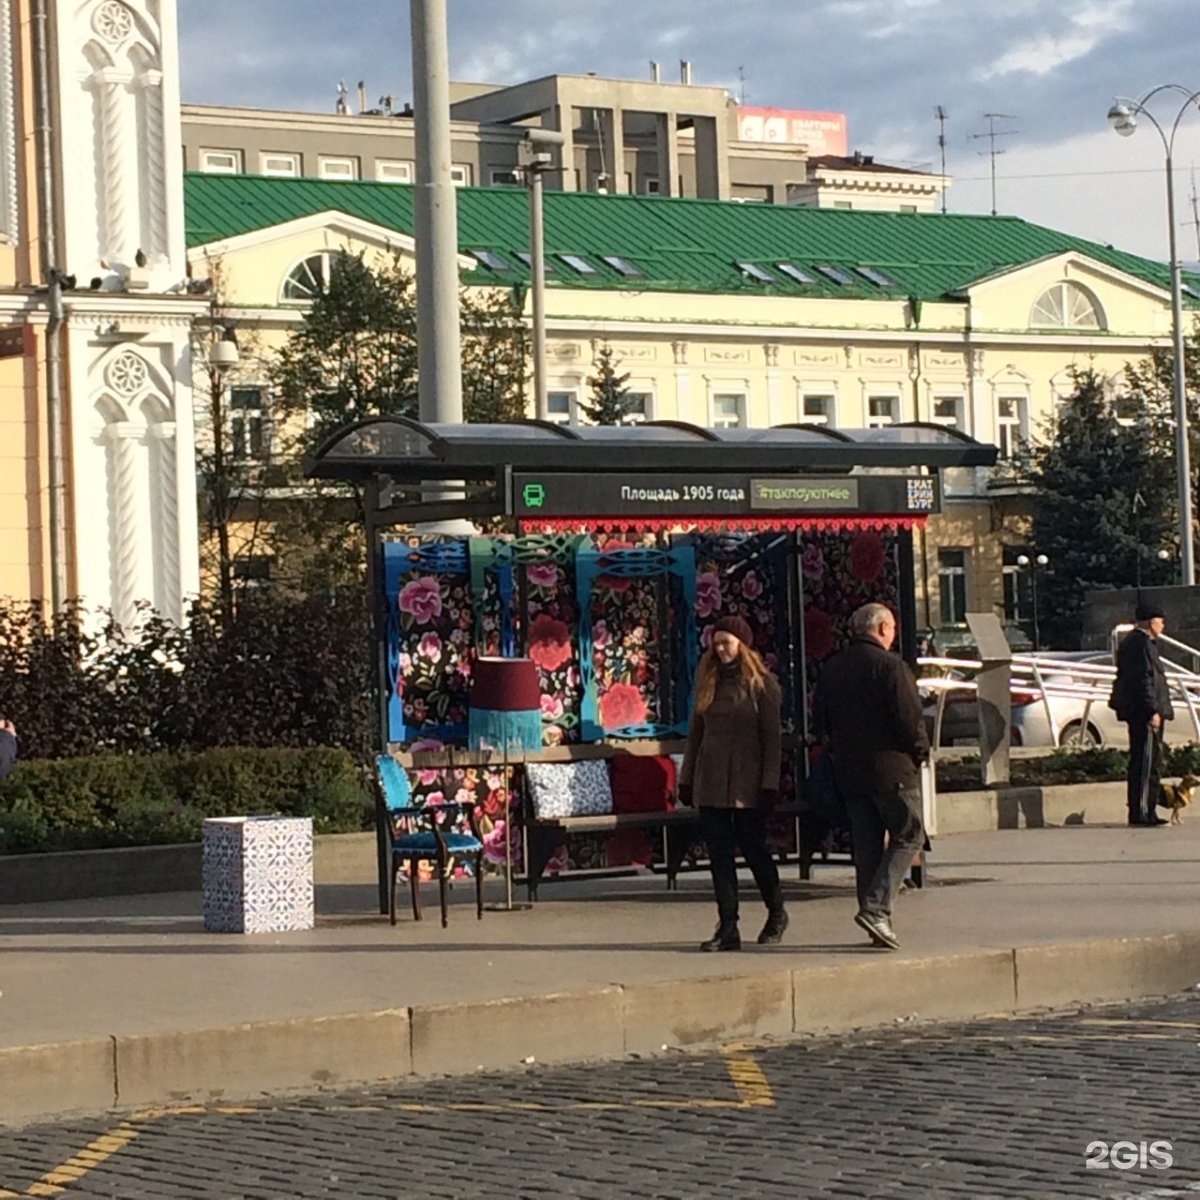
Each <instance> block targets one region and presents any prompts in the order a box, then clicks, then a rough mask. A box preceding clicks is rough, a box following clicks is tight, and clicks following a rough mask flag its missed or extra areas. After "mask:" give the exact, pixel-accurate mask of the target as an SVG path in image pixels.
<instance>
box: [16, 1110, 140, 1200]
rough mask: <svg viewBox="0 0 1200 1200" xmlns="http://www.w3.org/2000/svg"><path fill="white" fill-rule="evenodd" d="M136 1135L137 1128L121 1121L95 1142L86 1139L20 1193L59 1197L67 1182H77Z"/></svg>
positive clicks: (67, 1185)
mask: <svg viewBox="0 0 1200 1200" xmlns="http://www.w3.org/2000/svg"><path fill="white" fill-rule="evenodd" d="M137 1135H138V1131H137V1130H136V1129H135V1128H134V1127H133V1126H132V1125H131V1124H130V1123H129V1122H128V1121H122V1122H121V1124H120V1125H117V1126H116V1127H115V1128H113V1129H110V1130H109V1131H108V1132H107V1133H104V1134H101V1135H100V1136H99V1137H98V1138H96V1140H95V1141H93V1142H88V1144H87V1145H86V1146H84V1148H83V1149H82V1150H81V1151H80V1152H79V1153H78V1154H74V1155H72V1156H71V1157H70V1158H68V1159H67V1161H66V1162H64V1163H61V1164H60V1165H59V1166H57V1167H55V1168H54V1169H53V1170H52V1171H47V1172H46V1174H45V1175H43V1176H42V1177H41V1179H39V1180H38V1181H37V1183H35V1184H32V1185H31V1186H30V1187H27V1188H26V1189H25V1192H24V1195H26V1196H61V1195H62V1193H63V1192H64V1191H66V1189H67V1188H68V1187H69V1186H70V1185H71V1184H73V1183H78V1182H79V1180H80V1179H82V1178H83V1177H84V1176H85V1175H86V1174H87V1173H88V1172H89V1171H90V1170H92V1169H93V1168H94V1167H98V1166H99V1165H100V1164H101V1163H102V1162H106V1161H107V1160H108V1159H110V1158H112V1156H113V1155H114V1154H116V1153H117V1151H118V1150H122V1149H124V1147H126V1146H128V1145H129V1143H130V1142H132V1141H133V1139H134V1138H136V1137H137Z"/></svg>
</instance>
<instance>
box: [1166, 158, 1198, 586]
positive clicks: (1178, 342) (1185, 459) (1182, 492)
mask: <svg viewBox="0 0 1200 1200" xmlns="http://www.w3.org/2000/svg"><path fill="white" fill-rule="evenodd" d="M1173 140H1174V139H1172V141H1173ZM1167 233H1168V251H1169V253H1170V255H1171V336H1172V338H1173V340H1174V345H1175V350H1174V354H1175V456H1176V470H1177V471H1178V473H1179V564H1180V568H1181V570H1182V573H1183V580H1182V582H1183V585H1184V587H1188V586H1190V585H1191V584H1193V583H1195V582H1196V564H1195V556H1194V552H1193V545H1192V464H1191V448H1190V446H1189V445H1188V442H1189V440H1190V438H1189V434H1190V428H1189V425H1188V403H1187V364H1186V363H1185V362H1184V357H1183V354H1184V346H1183V278H1182V266H1181V264H1180V262H1179V254H1178V253H1177V251H1176V246H1175V241H1176V239H1175V182H1174V178H1173V170H1172V163H1171V149H1170V147H1168V149H1167Z"/></svg>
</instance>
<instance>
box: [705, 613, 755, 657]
mask: <svg viewBox="0 0 1200 1200" xmlns="http://www.w3.org/2000/svg"><path fill="white" fill-rule="evenodd" d="M713 633H714V634H717V633H732V634H733V636H734V637H735V638H737V640H738V641H739V642H742V643H743V644H745V645H747V646H749V647H751V648H752V649H753V647H754V630H753V629H751V628H750V624H749V622H748V621H746V620H745V619H744V618H742V617H737V616H734V617H722V618H721V619H720V620H719V621H718V622H717V623H716V624H715V625H714V626H713Z"/></svg>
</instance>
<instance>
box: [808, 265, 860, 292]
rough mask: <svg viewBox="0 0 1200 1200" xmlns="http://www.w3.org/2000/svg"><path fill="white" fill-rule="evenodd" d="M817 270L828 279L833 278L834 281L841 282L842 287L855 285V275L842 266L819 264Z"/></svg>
mask: <svg viewBox="0 0 1200 1200" xmlns="http://www.w3.org/2000/svg"><path fill="white" fill-rule="evenodd" d="M817 270H818V271H820V272H821V274H822V275H824V276H825V278H826V279H832V280H833V282H834V283H836V284H840V285H841V286H842V287H853V286H854V276H853V275H851V274H850V272H849V271H843V270H842V268H841V267H830V266H818V267H817Z"/></svg>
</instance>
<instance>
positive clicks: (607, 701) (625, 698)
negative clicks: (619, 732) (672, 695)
mask: <svg viewBox="0 0 1200 1200" xmlns="http://www.w3.org/2000/svg"><path fill="white" fill-rule="evenodd" d="M595 544H596V546H597V547H598V548H599V549H602V550H629V549H633V548H634V547H635V544H636V545H639V546H641V545H644V546H654V545H656V544H657V543H656V541H655V538H654V537H653V535H648V536H646V537H644V538H641V537H639V536H638V535H628V536H625V537H605V536H604V535H599V536H597V537H596V538H595ZM664 586H665V583H664V581H663V580H662V579H661V578H659V579H639V578H637V577H635V576H618V575H601V576H600V577H599V578H598V579H597V580H596V583H595V586H594V588H593V589H592V652H593V653H592V670H593V671H594V672H595V677H596V696H597V703H598V706H599V710H600V723H601V725H603V726H604V728H605V729H621V728H624V727H625V726H629V725H641V724H643V723H645V722H648V721H657V720H659V719H660V715H659V681H660V676H661V664H660V662H659V628H658V625H659V615H658V614H659V588H661V587H664Z"/></svg>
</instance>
